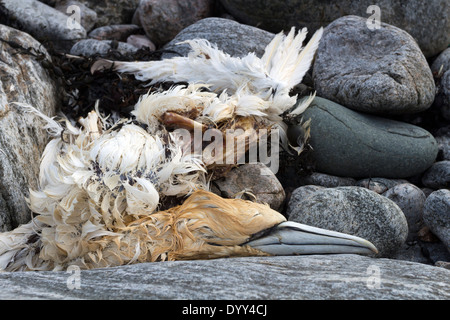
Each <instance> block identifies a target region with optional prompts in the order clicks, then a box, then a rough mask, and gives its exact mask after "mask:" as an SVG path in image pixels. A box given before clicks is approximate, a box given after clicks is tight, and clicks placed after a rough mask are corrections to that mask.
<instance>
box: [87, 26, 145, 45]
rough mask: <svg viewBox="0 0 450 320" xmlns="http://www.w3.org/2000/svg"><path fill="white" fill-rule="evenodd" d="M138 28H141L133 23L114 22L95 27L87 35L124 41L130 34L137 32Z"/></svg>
mask: <svg viewBox="0 0 450 320" xmlns="http://www.w3.org/2000/svg"><path fill="white" fill-rule="evenodd" d="M139 30H141V27H139V26H137V25H135V24H116V25H109V26H103V27H98V28H95V29H94V30H92V31H91V32H89V34H88V36H89V38H92V39H96V40H117V41H122V42H125V41H127V38H128V37H129V36H130V35H132V34H134V33H137V32H139Z"/></svg>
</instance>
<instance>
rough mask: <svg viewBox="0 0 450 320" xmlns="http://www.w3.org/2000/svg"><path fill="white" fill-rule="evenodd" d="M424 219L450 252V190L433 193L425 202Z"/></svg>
mask: <svg viewBox="0 0 450 320" xmlns="http://www.w3.org/2000/svg"><path fill="white" fill-rule="evenodd" d="M423 219H424V222H425V223H426V225H427V226H428V227H430V229H431V231H432V232H433V233H434V234H435V235H436V236H437V237H438V238H439V239H440V240H441V241H442V242H443V243H444V244H445V245H446V246H447V250H449V251H450V190H448V189H441V190H437V191H435V192H433V193H432V194H430V196H429V197H428V198H427V201H425V206H424V211H423Z"/></svg>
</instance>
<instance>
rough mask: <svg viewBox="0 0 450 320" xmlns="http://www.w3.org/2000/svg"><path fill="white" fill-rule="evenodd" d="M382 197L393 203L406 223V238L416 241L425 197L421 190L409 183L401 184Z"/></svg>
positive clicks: (420, 226)
mask: <svg viewBox="0 0 450 320" xmlns="http://www.w3.org/2000/svg"><path fill="white" fill-rule="evenodd" d="M383 196H385V197H386V198H388V199H390V200H392V201H393V202H395V203H396V204H397V205H398V206H399V207H400V209H402V212H403V214H404V215H405V217H406V220H407V221H408V230H409V232H408V238H407V239H406V241H412V240H415V239H417V232H418V231H419V230H420V229H421V228H422V227H423V220H422V212H423V206H424V204H425V200H426V196H425V194H424V193H423V191H422V190H420V189H419V188H418V187H416V186H415V185H413V184H410V183H403V184H399V185H396V186H395V187H393V188H391V189H389V190H387V191H386V192H385V193H383Z"/></svg>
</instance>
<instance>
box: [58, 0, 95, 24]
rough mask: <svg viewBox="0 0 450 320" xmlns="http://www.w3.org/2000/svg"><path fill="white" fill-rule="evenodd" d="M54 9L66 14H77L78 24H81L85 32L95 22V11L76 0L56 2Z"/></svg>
mask: <svg viewBox="0 0 450 320" xmlns="http://www.w3.org/2000/svg"><path fill="white" fill-rule="evenodd" d="M55 9H56V10H58V11H60V12H62V13H64V14H65V15H67V16H72V15H73V14H79V15H80V24H81V25H82V26H83V28H84V29H85V30H86V32H89V31H90V30H91V29H92V28H93V27H94V25H95V23H96V22H97V13H96V12H95V11H94V10H92V9H89V8H88V7H86V6H85V5H84V4H83V3H81V2H79V1H77V0H66V1H62V2H58V3H57V4H56V6H55Z"/></svg>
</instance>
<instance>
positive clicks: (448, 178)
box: [422, 160, 450, 189]
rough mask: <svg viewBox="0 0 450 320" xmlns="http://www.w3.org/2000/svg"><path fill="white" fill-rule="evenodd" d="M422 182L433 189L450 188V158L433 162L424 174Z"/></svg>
mask: <svg viewBox="0 0 450 320" xmlns="http://www.w3.org/2000/svg"><path fill="white" fill-rule="evenodd" d="M422 183H423V184H424V185H425V186H426V187H429V188H432V189H442V188H450V160H444V161H438V162H435V163H433V165H432V166H431V167H430V168H429V169H428V170H427V171H425V173H424V174H423V177H422Z"/></svg>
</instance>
